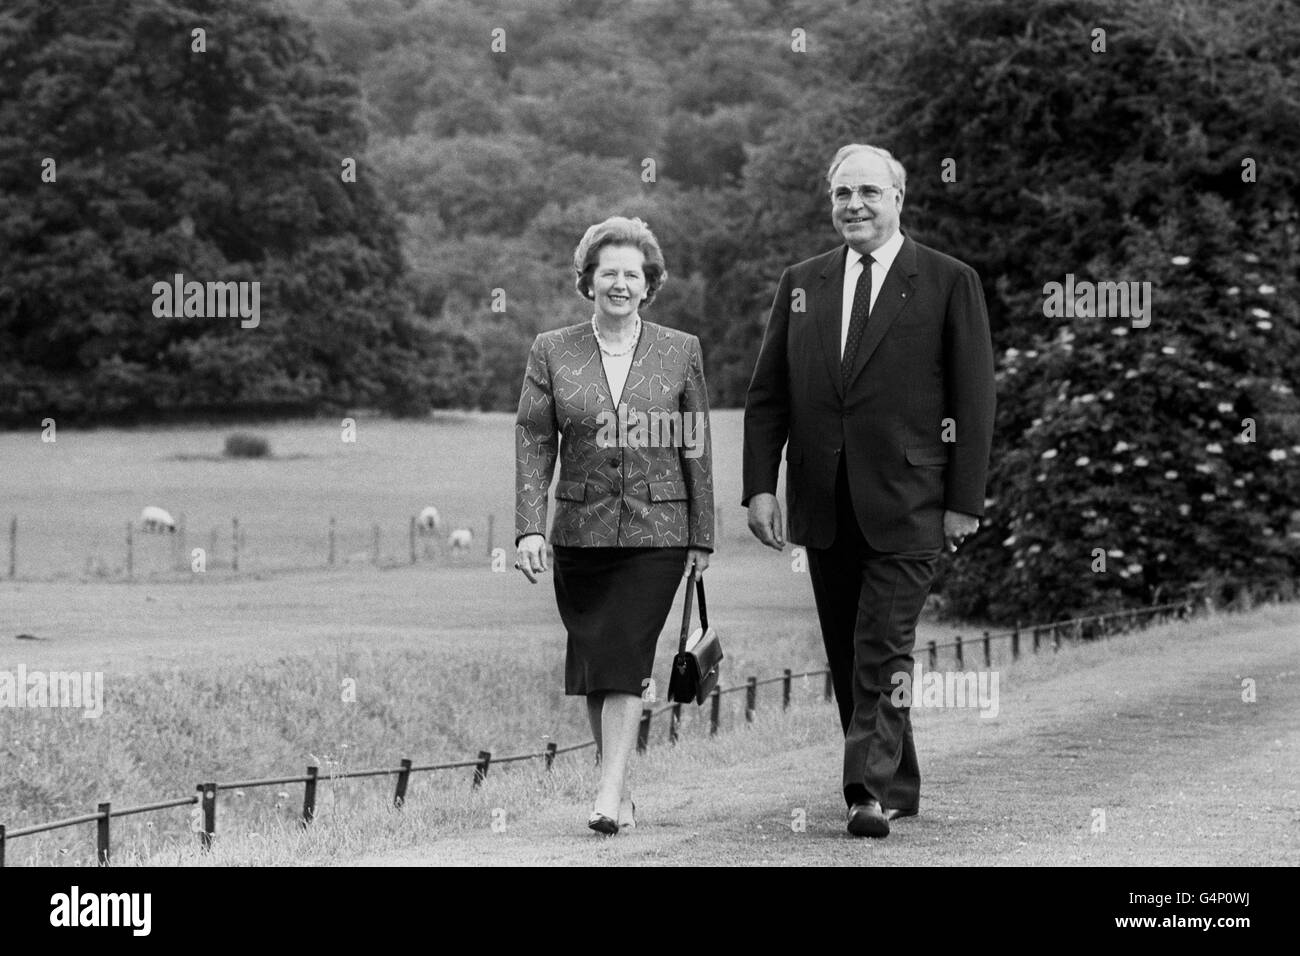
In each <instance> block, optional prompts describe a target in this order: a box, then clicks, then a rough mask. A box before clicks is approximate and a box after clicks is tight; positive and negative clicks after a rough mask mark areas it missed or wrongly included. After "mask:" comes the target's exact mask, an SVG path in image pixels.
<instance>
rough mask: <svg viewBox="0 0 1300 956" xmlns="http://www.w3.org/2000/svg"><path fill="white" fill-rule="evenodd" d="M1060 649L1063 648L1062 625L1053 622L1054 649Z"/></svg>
mask: <svg viewBox="0 0 1300 956" xmlns="http://www.w3.org/2000/svg"><path fill="white" fill-rule="evenodd" d="M1060 649H1061V626H1060V625H1059V624H1053V625H1052V651H1053V652H1055V651H1059V650H1060Z"/></svg>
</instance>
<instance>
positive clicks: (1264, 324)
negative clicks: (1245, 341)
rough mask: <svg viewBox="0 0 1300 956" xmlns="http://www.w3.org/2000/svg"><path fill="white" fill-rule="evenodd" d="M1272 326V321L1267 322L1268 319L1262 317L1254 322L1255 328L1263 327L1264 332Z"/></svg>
mask: <svg viewBox="0 0 1300 956" xmlns="http://www.w3.org/2000/svg"><path fill="white" fill-rule="evenodd" d="M1272 327H1273V323H1272V322H1269V321H1268V320H1266V319H1262V320H1260V321H1259V322H1256V323H1255V328H1257V329H1263V330H1264V331H1265V332H1267V331H1268V330H1269V329H1271V328H1272Z"/></svg>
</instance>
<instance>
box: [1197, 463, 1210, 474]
mask: <svg viewBox="0 0 1300 956" xmlns="http://www.w3.org/2000/svg"><path fill="white" fill-rule="evenodd" d="M1196 470H1197V471H1199V472H1200V473H1201V474H1203V475H1208V474H1209V473H1210V472H1212V471H1214V466H1213V465H1207V464H1206V463H1205V462H1201V463H1200V464H1199V465H1197V466H1196Z"/></svg>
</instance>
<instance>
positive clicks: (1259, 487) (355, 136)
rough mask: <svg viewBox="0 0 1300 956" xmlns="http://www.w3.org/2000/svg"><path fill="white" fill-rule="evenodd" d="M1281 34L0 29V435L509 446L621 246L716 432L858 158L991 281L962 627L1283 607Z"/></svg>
mask: <svg viewBox="0 0 1300 956" xmlns="http://www.w3.org/2000/svg"><path fill="white" fill-rule="evenodd" d="M1289 7H1290V4H1288V3H1286V2H1282V0H1268V2H1262V3H1259V2H1253V0H1227V2H1221V0H1172V2H1171V0H1132V2H1120V0H940V2H922V0H900V2H897V3H892V4H867V3H856V4H850V5H847V6H845V7H843V8H839V7H837V6H835V5H822V4H794V5H792V4H788V3H784V2H780V3H778V2H775V0H636V2H634V3H627V2H613V0H571V2H565V3H526V2H506V0H230V2H221V3H218V2H215V0H195V2H191V3H187V4H186V5H181V4H180V3H179V2H178V0H124V2H123V3H122V4H119V5H117V8H115V9H117V10H118V12H115V14H114V16H113V17H111V18H106V17H103V16H102V15H100V14H99V13H98V11H99V9H100V8H99V7H98V6H97V5H95V4H92V3H89V2H85V0H78V2H68V3H62V4H57V5H48V4H38V3H36V2H25V3H19V4H17V5H16V7H15V8H14V9H11V10H7V12H5V13H2V14H0V200H3V202H4V209H5V213H6V215H5V216H4V218H3V220H2V221H0V243H2V244H3V250H4V253H5V254H4V257H3V259H0V415H2V416H3V417H4V420H5V421H8V422H23V423H26V424H31V422H32V420H33V418H39V417H43V416H44V415H47V414H54V415H58V414H72V415H76V416H78V417H80V418H81V419H83V420H89V419H91V418H101V419H102V418H104V417H107V416H112V415H117V414H134V415H141V414H148V415H151V416H155V417H156V416H157V415H158V414H162V413H181V414H184V413H193V412H195V411H198V410H211V409H214V408H220V409H225V410H231V411H235V412H240V413H248V412H251V411H257V410H261V409H274V410H289V409H293V410H299V411H320V410H331V409H339V408H348V407H353V406H358V405H378V406H381V407H384V408H388V409H390V410H393V411H396V412H409V413H420V412H423V411H426V410H427V409H429V408H430V407H446V406H464V407H477V408H491V409H508V408H512V407H513V405H514V403H515V401H516V399H517V396H518V389H519V379H520V374H521V368H522V363H523V359H524V356H525V354H526V351H527V345H528V342H529V341H530V340H531V338H532V337H533V335H535V334H536V333H537V332H538V331H540V330H542V329H546V328H552V327H556V326H560V325H564V324H568V323H571V322H575V321H580V320H582V319H583V318H584V317H585V316H586V315H587V314H588V313H589V305H588V304H587V303H585V302H584V301H582V300H581V299H580V298H579V297H578V296H577V295H576V293H575V292H574V291H573V286H572V276H571V264H570V263H571V255H572V250H573V247H574V245H575V244H576V242H577V240H578V238H579V237H580V235H581V234H582V231H583V229H585V227H586V226H587V225H589V224H590V223H592V222H594V221H597V220H599V219H602V218H604V217H606V216H609V215H613V214H624V215H636V216H640V217H642V218H643V219H645V220H646V221H647V222H648V223H649V224H650V226H651V227H652V228H653V229H654V230H655V232H656V233H657V234H658V236H659V238H660V240H661V243H662V245H663V248H664V252H665V255H666V257H667V262H668V270H669V276H670V278H669V282H668V284H667V286H666V287H665V289H664V290H663V292H662V293H661V294H660V296H659V298H658V299H657V300H656V302H655V303H654V305H653V306H652V307H651V308H650V309H649V310H648V312H647V316H648V317H649V318H651V319H653V320H657V321H661V322H664V323H666V324H668V325H671V326H675V327H677V328H682V329H685V330H687V331H691V332H695V333H697V334H699V335H700V337H701V339H702V341H703V343H704V347H705V361H706V371H707V374H708V378H709V383H710V389H711V392H712V398H713V401H714V404H715V405H723V406H735V405H739V404H741V403H742V402H743V400H744V393H745V388H746V385H747V383H748V380H749V375H750V372H751V370H752V366H753V361H754V356H755V354H756V351H757V347H758V342H759V340H760V337H761V335H762V329H763V321H764V318H765V315H766V310H767V306H768V304H769V302H770V299H771V295H772V292H773V290H774V287H775V283H776V279H777V277H778V276H779V273H780V269H781V268H782V267H783V266H784V265H787V264H789V263H791V262H793V261H796V260H798V259H802V258H805V257H807V256H810V255H814V254H816V253H818V252H821V251H824V250H826V249H828V248H831V247H832V246H833V245H834V244H835V241H836V239H835V236H834V233H833V231H832V229H831V226H830V222H829V211H828V208H827V204H826V199H825V193H824V186H825V184H824V181H823V178H822V177H823V174H824V170H825V165H826V162H827V160H828V158H829V156H830V154H831V153H832V152H833V150H834V148H835V147H836V146H838V145H840V144H841V143H844V142H849V141H866V142H878V143H880V144H882V145H886V146H888V147H890V148H891V149H892V150H894V152H895V153H896V154H897V155H898V156H899V157H900V158H901V159H902V160H903V161H904V162H905V163H906V165H907V168H908V188H907V204H906V207H905V209H904V213H903V224H904V228H905V229H907V230H908V231H909V232H910V233H911V234H912V235H914V236H915V237H917V238H918V239H920V240H921V241H924V242H927V243H929V244H931V245H933V246H935V247H937V248H939V249H941V250H943V251H945V252H948V253H951V254H952V255H955V256H957V257H958V258H961V259H963V260H965V261H967V262H969V263H971V264H972V265H974V266H975V267H976V268H977V269H978V271H979V272H980V275H981V278H982V280H983V282H984V286H985V292H986V297H987V299H988V302H989V308H990V314H991V318H992V322H993V328H994V339H995V346H996V348H997V351H998V353H999V355H1000V356H1001V358H1000V363H999V371H998V375H999V381H1000V386H999V388H1000V390H999V412H998V427H997V433H996V438H995V446H994V452H993V470H992V475H991V478H990V486H989V499H990V506H989V514H988V516H987V522H986V525H987V526H986V528H985V529H984V530H983V531H981V533H980V535H979V536H978V537H976V538H975V539H973V540H972V541H971V542H970V543H968V545H967V546H966V547H965V548H964V549H963V551H962V552H961V554H960V555H959V556H958V558H957V559H956V561H955V562H953V563H952V565H951V566H950V567H949V569H948V571H947V573H946V575H945V577H944V579H943V580H942V581H941V585H940V586H941V587H942V588H943V589H944V591H945V592H946V594H947V595H948V597H949V598H950V603H951V606H952V608H953V609H954V611H956V612H958V613H960V614H963V615H967V616H970V615H988V616H991V617H993V618H996V619H999V620H1010V619H1012V618H1014V617H1016V616H1022V617H1025V618H1036V619H1037V618H1041V617H1043V616H1045V615H1046V614H1049V613H1068V612H1071V611H1075V610H1080V609H1083V608H1092V607H1100V606H1119V605H1125V604H1132V603H1141V602H1144V601H1149V600H1152V599H1153V598H1155V597H1158V596H1161V595H1166V594H1169V593H1172V592H1174V591H1177V590H1181V589H1183V588H1186V587H1188V586H1193V585H1204V586H1205V587H1207V588H1209V589H1210V590H1211V591H1214V592H1216V593H1219V592H1225V591H1232V590H1234V589H1235V590H1240V589H1241V588H1242V587H1243V586H1246V587H1248V589H1253V590H1255V591H1260V592H1267V591H1279V590H1285V588H1286V587H1287V584H1286V582H1287V581H1290V580H1293V579H1294V578H1295V576H1296V573H1297V571H1298V570H1300V564H1298V563H1297V562H1298V558H1297V548H1296V545H1297V542H1298V541H1300V539H1297V537H1296V536H1295V535H1294V533H1293V532H1294V531H1295V530H1296V528H1295V523H1294V522H1293V521H1292V518H1291V509H1293V508H1295V507H1296V504H1297V501H1298V500H1300V494H1297V491H1298V489H1297V487H1296V478H1295V473H1296V470H1295V467H1294V465H1295V460H1296V454H1297V452H1296V450H1295V448H1296V445H1297V437H1298V436H1297V407H1296V399H1295V395H1294V391H1293V389H1294V387H1295V378H1296V369H1297V368H1298V367H1300V342H1298V341H1297V337H1296V318H1297V316H1296V314H1295V302H1296V292H1297V291H1300V290H1297V289H1296V276H1297V235H1296V224H1297V222H1296V208H1297V201H1298V200H1300V88H1298V87H1300V71H1297V70H1296V68H1295V67H1296V64H1297V63H1300V24H1298V23H1297V22H1296V21H1295V19H1294V18H1293V17H1292V16H1291V15H1290V13H1291V11H1290V9H1289ZM196 26H202V27H204V28H205V29H206V31H207V43H208V49H207V52H206V53H201V54H200V53H195V52H193V51H192V49H191V32H190V31H191V30H192V29H193V28H194V27H196ZM1098 31H1102V33H1100V34H1099V32H1098ZM1099 38H1100V40H1101V41H1102V42H1099ZM1103 43H1104V46H1103ZM45 157H51V158H54V159H55V160H56V161H57V163H58V180H57V183H46V182H42V181H41V173H42V165H41V164H42V161H43V160H44V158H45ZM346 157H352V158H354V159H355V160H356V162H357V177H356V182H354V183H349V182H344V181H342V179H341V177H340V164H341V162H342V161H343V160H344V158H346ZM945 173H947V175H945ZM177 272H180V273H183V274H184V275H185V276H186V277H187V278H198V279H213V280H249V281H251V280H257V281H260V283H261V288H262V299H261V301H262V320H261V324H260V326H259V327H258V328H256V329H243V328H241V327H240V323H239V322H238V321H236V320H229V319H221V320H212V319H200V320H196V319H194V318H188V319H158V318H156V317H155V316H154V315H153V312H152V310H151V305H152V301H153V297H152V293H151V292H150V288H151V285H152V283H153V282H155V281H158V280H160V279H162V280H166V279H168V278H170V277H171V276H172V274H173V273H177ZM1067 274H1073V275H1076V276H1078V277H1079V278H1082V279H1091V280H1096V281H1136V282H1139V283H1140V282H1150V283H1151V287H1152V289H1153V290H1154V291H1153V295H1154V306H1153V315H1152V322H1151V325H1150V326H1149V327H1146V328H1135V327H1132V325H1130V324H1129V323H1128V322H1127V320H1125V319H1123V318H1114V317H1109V318H1103V317H1099V316H1098V317H1090V316H1077V317H1060V316H1051V315H1047V314H1045V311H1044V285H1045V284H1046V283H1049V282H1060V281H1062V280H1063V279H1064V277H1065V276H1066V275H1067ZM1243 419H1253V420H1254V423H1255V425H1254V427H1255V432H1254V433H1253V436H1252V437H1253V438H1254V441H1245V440H1243V439H1242V435H1243V429H1244V428H1245V426H1243V425H1242V420H1243ZM1171 476H1172V477H1171ZM1097 549H1101V550H1102V552H1103V553H1104V555H1105V559H1106V560H1105V563H1106V569H1105V570H1104V571H1101V570H1096V571H1094V570H1093V567H1094V565H1095V563H1096V558H1095V555H1096V550H1097Z"/></svg>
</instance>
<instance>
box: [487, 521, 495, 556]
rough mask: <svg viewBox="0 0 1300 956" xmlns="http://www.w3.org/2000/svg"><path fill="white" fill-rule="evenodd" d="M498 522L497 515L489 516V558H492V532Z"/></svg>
mask: <svg viewBox="0 0 1300 956" xmlns="http://www.w3.org/2000/svg"><path fill="white" fill-rule="evenodd" d="M496 520H497V518H496V515H488V533H487V553H488V557H489V558H490V557H492V531H493V527H494V525H495V524H496Z"/></svg>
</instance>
